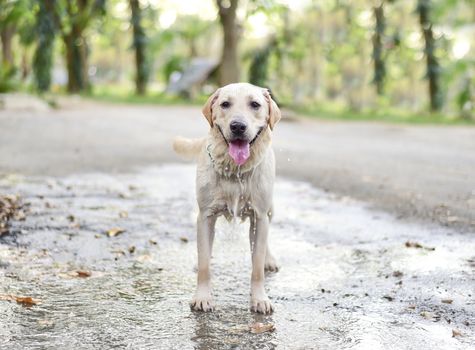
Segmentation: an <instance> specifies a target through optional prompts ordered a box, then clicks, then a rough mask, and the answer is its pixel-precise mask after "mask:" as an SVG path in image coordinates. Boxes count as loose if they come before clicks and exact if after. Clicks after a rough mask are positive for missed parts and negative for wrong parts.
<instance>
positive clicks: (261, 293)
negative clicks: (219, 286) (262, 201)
mask: <svg viewBox="0 0 475 350" xmlns="http://www.w3.org/2000/svg"><path fill="white" fill-rule="evenodd" d="M251 220H252V221H253V222H252V223H251V232H250V235H249V238H250V240H251V242H250V243H251V254H252V275H251V310H252V311H255V312H260V313H263V314H270V313H272V311H273V308H272V305H271V302H270V300H269V298H268V297H267V294H266V291H265V288H264V266H265V260H266V253H267V235H268V232H269V218H268V217H267V215H264V216H263V217H256V215H255V214H254V215H253V217H251Z"/></svg>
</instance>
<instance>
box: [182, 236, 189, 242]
mask: <svg viewBox="0 0 475 350" xmlns="http://www.w3.org/2000/svg"><path fill="white" fill-rule="evenodd" d="M180 241H182V242H183V243H188V238H186V237H180Z"/></svg>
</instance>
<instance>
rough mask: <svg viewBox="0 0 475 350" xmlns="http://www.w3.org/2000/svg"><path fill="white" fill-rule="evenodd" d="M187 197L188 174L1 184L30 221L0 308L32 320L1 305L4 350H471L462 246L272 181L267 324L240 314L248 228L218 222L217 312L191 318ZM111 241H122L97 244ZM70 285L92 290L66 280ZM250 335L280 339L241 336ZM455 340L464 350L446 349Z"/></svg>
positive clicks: (2, 264) (18, 227)
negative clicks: (256, 326)
mask: <svg viewBox="0 0 475 350" xmlns="http://www.w3.org/2000/svg"><path fill="white" fill-rule="evenodd" d="M193 181H194V168H193V166H188V165H170V166H164V167H159V168H151V169H145V170H143V171H140V172H137V173H134V174H128V175H107V174H90V175H78V176H70V177H66V178H60V179H59V178H56V179H51V178H47V179H45V178H23V177H18V176H17V177H13V176H9V177H4V178H1V179H0V192H4V193H19V194H21V195H22V197H23V200H24V201H26V202H30V203H31V206H30V210H29V213H28V215H27V218H26V220H25V221H22V222H15V223H13V227H12V230H13V232H14V234H13V235H9V236H5V237H2V238H1V239H0V243H1V244H0V294H14V295H26V296H32V297H34V298H36V299H39V300H41V304H39V305H35V306H33V307H31V308H25V307H22V306H21V305H18V304H16V303H11V302H8V301H2V300H0V323H1V325H2V327H0V348H2V349H3V348H7V349H25V348H61V349H63V348H81V349H97V348H102V349H106V348H114V347H117V348H133V349H156V348H163V349H276V348H279V349H318V348H332V349H402V348H430V349H449V348H450V349H469V348H471V347H473V344H474V340H473V337H474V331H473V328H472V327H473V324H475V302H474V298H473V286H474V283H475V280H474V269H473V266H472V265H470V263H469V261H472V260H470V259H473V256H474V253H473V252H474V251H475V242H474V240H473V238H472V236H470V235H467V234H465V235H461V234H457V233H456V232H449V231H448V230H446V229H441V228H434V227H424V226H419V225H415V224H405V223H401V222H398V221H396V220H395V219H393V218H392V217H391V216H389V215H386V214H384V213H374V212H372V211H369V210H368V209H366V208H365V207H364V206H363V205H362V204H361V203H358V202H355V201H352V200H351V199H349V198H343V199H342V198H338V197H335V196H332V195H329V194H326V193H323V192H321V191H318V190H317V189H315V188H312V187H311V186H310V185H308V184H306V183H302V182H293V181H287V180H282V179H281V180H279V181H278V182H277V184H276V189H275V200H276V203H275V216H274V222H273V223H272V225H271V237H270V240H271V241H270V244H271V246H272V248H273V250H274V254H275V255H276V257H278V263H279V265H280V266H281V270H280V271H279V272H278V273H277V274H270V275H268V278H267V288H268V291H269V296H270V298H271V299H272V300H273V303H274V306H275V308H276V312H275V313H274V314H273V315H271V316H262V315H256V314H253V313H251V312H249V310H248V303H249V278H250V268H251V264H250V253H249V243H248V241H247V236H248V235H247V232H248V227H247V224H246V225H233V224H229V223H227V222H226V221H224V220H223V221H222V222H219V224H218V226H217V236H216V245H215V249H214V252H213V260H212V268H213V273H214V277H213V285H214V296H215V301H216V304H217V310H216V312H214V313H209V314H202V313H195V312H191V311H190V309H189V306H188V302H189V300H190V298H191V296H192V293H193V289H194V285H195V273H194V271H193V269H194V267H195V264H196V249H195V232H194V230H195V229H194V222H195V215H196V208H195V202H194V193H193V192H194V183H193ZM112 228H121V229H124V230H125V231H124V232H123V233H120V234H118V235H117V236H115V237H107V235H106V234H105V233H106V231H107V230H110V229H112ZM449 233H450V234H451V235H448V234H449ZM406 241H415V242H420V243H421V244H423V245H427V246H430V247H435V248H436V249H435V250H434V251H428V250H424V249H417V248H408V247H405V244H404V243H405V242H406ZM77 270H85V271H88V272H90V273H91V276H90V277H85V278H78V277H77V276H76V277H75V275H74V271H77ZM71 272H73V274H71ZM442 299H450V300H451V302H450V303H442V302H441V300H442ZM424 315H425V316H424ZM427 315H431V317H427ZM255 322H262V323H265V324H268V323H272V324H274V325H275V328H276V329H275V331H274V332H267V333H263V334H251V333H250V332H249V325H250V324H253V323H255ZM5 325H6V326H5ZM453 329H457V330H458V331H460V333H461V334H462V336H457V337H452V330H453Z"/></svg>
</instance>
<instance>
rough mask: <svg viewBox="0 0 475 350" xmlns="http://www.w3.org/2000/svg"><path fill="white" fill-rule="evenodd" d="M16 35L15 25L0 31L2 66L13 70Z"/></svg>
mask: <svg viewBox="0 0 475 350" xmlns="http://www.w3.org/2000/svg"><path fill="white" fill-rule="evenodd" d="M14 34H15V26H14V25H7V26H5V27H4V28H3V29H2V30H1V31H0V39H1V41H2V66H3V67H4V68H6V69H12V68H13V66H14V61H13V49H12V41H13V35H14Z"/></svg>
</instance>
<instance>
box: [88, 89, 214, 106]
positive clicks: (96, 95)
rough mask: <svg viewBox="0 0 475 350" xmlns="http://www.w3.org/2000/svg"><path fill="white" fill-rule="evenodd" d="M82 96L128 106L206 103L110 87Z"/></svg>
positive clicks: (196, 99)
mask: <svg viewBox="0 0 475 350" xmlns="http://www.w3.org/2000/svg"><path fill="white" fill-rule="evenodd" d="M82 96H83V97H86V98H90V99H93V100H96V101H102V102H110V103H129V104H158V105H202V104H204V103H205V102H206V96H199V97H197V98H194V99H186V98H184V97H181V96H172V95H167V94H165V93H163V92H153V91H152V92H149V93H147V94H146V95H137V94H135V93H134V92H133V90H131V89H130V88H126V87H110V86H100V87H94V90H93V91H92V92H90V93H86V94H83V95H82Z"/></svg>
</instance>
